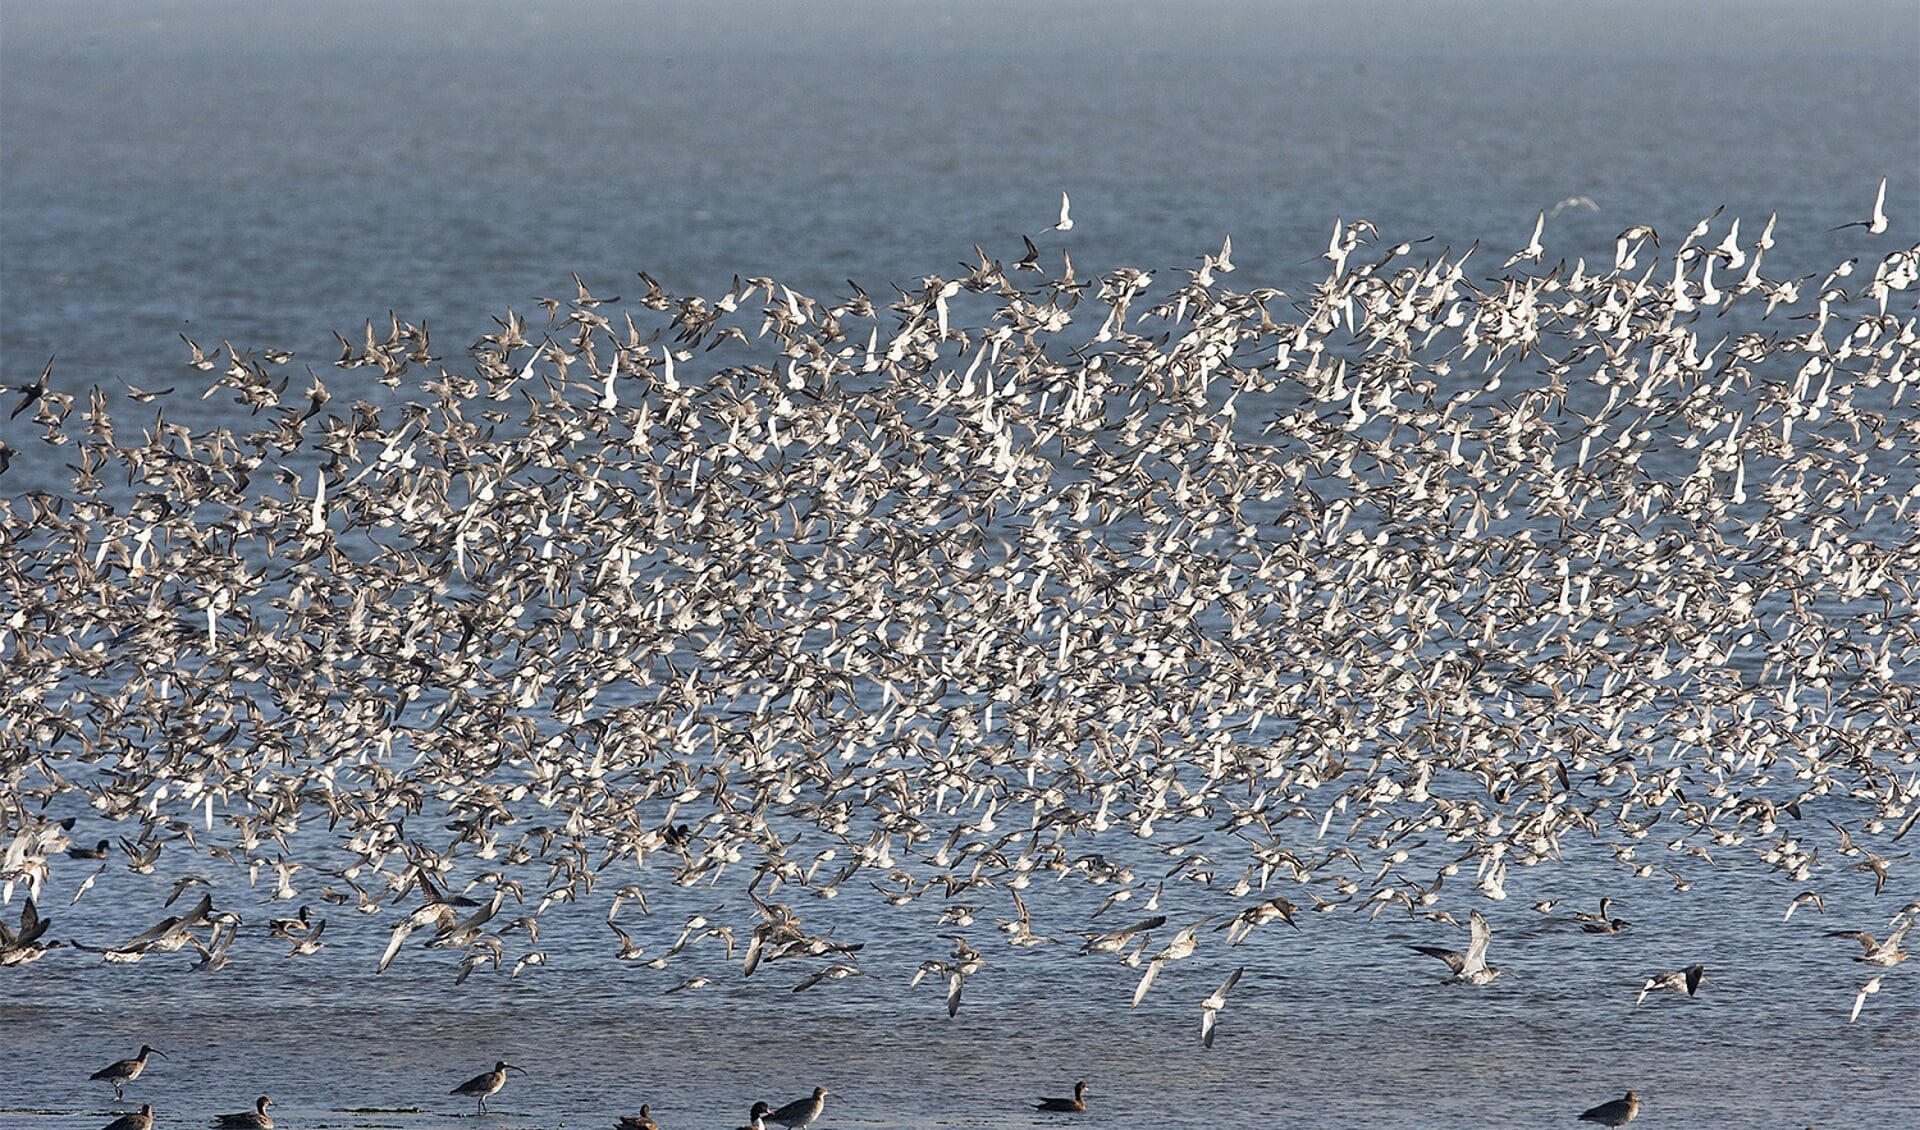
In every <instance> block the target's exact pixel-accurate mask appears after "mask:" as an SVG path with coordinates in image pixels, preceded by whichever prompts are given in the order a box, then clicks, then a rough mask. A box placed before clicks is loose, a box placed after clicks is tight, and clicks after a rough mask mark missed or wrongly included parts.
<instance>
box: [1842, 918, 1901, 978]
mask: <svg viewBox="0 0 1920 1130" xmlns="http://www.w3.org/2000/svg"><path fill="white" fill-rule="evenodd" d="M1914 921H1915V920H1914V919H1911V918H1910V919H1908V920H1907V921H1906V922H1904V923H1902V924H1901V926H1900V928H1899V929H1898V930H1895V931H1894V932H1893V933H1891V934H1888V935H1887V940H1886V941H1884V942H1880V941H1875V940H1874V937H1873V935H1872V934H1869V933H1867V932H1866V931H1865V930H1828V931H1827V937H1829V938H1852V939H1853V940H1854V941H1856V942H1859V943H1860V948H1861V949H1862V950H1864V951H1866V952H1864V953H1862V954H1861V955H1860V956H1859V957H1856V958H1854V959H1853V960H1855V961H1858V962H1862V963H1864V964H1867V965H1884V966H1888V967H1892V966H1895V965H1898V964H1900V963H1901V962H1903V961H1905V960H1907V958H1909V957H1912V956H1913V955H1912V954H1910V953H1908V952H1907V951H1906V950H1903V949H1901V948H1900V943H1901V941H1902V940H1904V939H1905V938H1906V936H1907V931H1909V930H1911V929H1913V923H1914Z"/></svg>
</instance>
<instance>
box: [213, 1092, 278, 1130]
mask: <svg viewBox="0 0 1920 1130" xmlns="http://www.w3.org/2000/svg"><path fill="white" fill-rule="evenodd" d="M272 1105H273V1100H272V1099H270V1098H268V1097H267V1096H265V1095H261V1096H260V1097H259V1098H257V1099H255V1100H253V1109H252V1110H249V1111H242V1112H241V1113H239V1114H219V1115H215V1116H214V1119H213V1126H214V1130H273V1119H271V1118H269V1117H267V1108H268V1107H270V1106H272Z"/></svg>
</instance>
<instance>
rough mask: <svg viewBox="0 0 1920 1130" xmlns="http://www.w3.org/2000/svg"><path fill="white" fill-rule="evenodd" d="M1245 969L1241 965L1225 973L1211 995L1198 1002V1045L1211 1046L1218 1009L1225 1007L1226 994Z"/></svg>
mask: <svg viewBox="0 0 1920 1130" xmlns="http://www.w3.org/2000/svg"><path fill="white" fill-rule="evenodd" d="M1246 971H1247V969H1246V966H1244V965H1243V966H1241V967H1240V968H1238V969H1236V970H1234V971H1233V972H1232V973H1229V974H1227V979H1226V980H1225V981H1222V982H1220V987H1219V988H1217V989H1215V990H1214V991H1213V995H1212V996H1210V997H1208V998H1207V999H1206V1000H1203V1001H1201V1002H1200V1045H1201V1046H1202V1047H1208V1048H1210V1047H1212V1046H1213V1029H1214V1025H1215V1024H1217V1023H1218V1022H1219V1019H1220V1010H1221V1009H1223V1008H1225V1007H1227V994H1228V993H1229V992H1232V991H1233V987H1234V986H1235V985H1238V984H1239V983H1240V975H1241V974H1242V973H1245V972H1246Z"/></svg>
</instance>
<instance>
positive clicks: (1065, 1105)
mask: <svg viewBox="0 0 1920 1130" xmlns="http://www.w3.org/2000/svg"><path fill="white" fill-rule="evenodd" d="M1033 1109H1035V1110H1042V1111H1046V1112H1047V1113H1049V1114H1084V1113H1086V1109H1087V1081H1086V1080H1085V1079H1082V1080H1080V1081H1079V1082H1078V1083H1075V1084H1074V1085H1073V1097H1072V1098H1070V1099H1041V1100H1040V1101H1039V1103H1037V1104H1035V1106H1034V1108H1033Z"/></svg>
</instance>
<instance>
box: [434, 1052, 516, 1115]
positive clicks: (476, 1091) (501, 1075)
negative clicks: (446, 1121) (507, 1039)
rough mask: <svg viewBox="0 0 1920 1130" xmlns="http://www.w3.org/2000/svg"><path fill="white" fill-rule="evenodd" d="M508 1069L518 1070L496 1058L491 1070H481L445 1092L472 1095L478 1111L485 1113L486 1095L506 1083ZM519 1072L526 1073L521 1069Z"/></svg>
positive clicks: (496, 1090)
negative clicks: (477, 1104)
mask: <svg viewBox="0 0 1920 1130" xmlns="http://www.w3.org/2000/svg"><path fill="white" fill-rule="evenodd" d="M509 1071H520V1069H519V1068H518V1067H515V1066H514V1065H513V1064H511V1063H508V1062H507V1061H506V1060H504V1059H503V1060H498V1061H496V1062H495V1063H494V1065H493V1070H492V1071H483V1072H481V1073H480V1074H478V1075H475V1076H474V1077H473V1078H471V1079H469V1080H467V1081H466V1082H465V1083H462V1084H460V1085H459V1086H458V1087H455V1088H454V1089H453V1090H451V1091H448V1092H447V1093H448V1094H450V1095H471V1096H473V1098H474V1099H476V1100H478V1103H479V1111H478V1112H479V1113H480V1114H485V1113H487V1096H489V1095H493V1094H497V1093H498V1092H499V1090H500V1088H502V1087H504V1086H506V1085H507V1072H509ZM521 1074H523V1075H524V1074H526V1073H525V1072H524V1071H522V1072H521Z"/></svg>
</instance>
